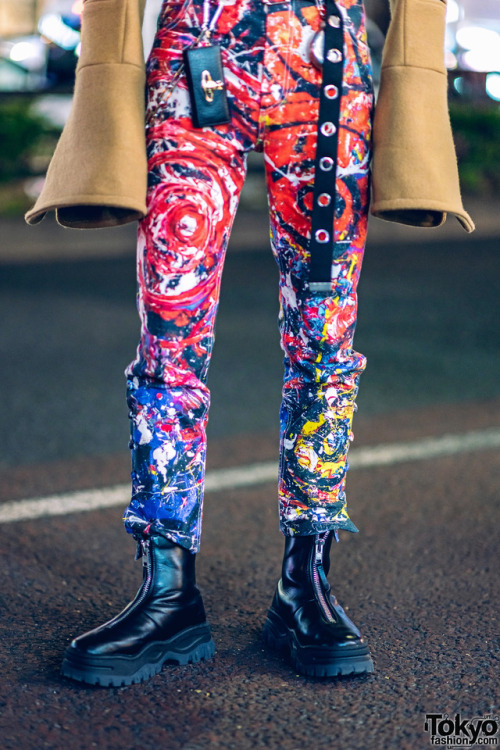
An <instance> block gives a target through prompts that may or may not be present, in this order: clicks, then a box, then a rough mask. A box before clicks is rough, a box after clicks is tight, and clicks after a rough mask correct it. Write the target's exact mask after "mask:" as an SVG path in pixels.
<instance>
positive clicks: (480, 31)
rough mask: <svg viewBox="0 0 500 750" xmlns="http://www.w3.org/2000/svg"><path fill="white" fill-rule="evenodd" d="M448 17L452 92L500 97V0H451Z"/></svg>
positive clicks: (478, 96) (497, 99)
mask: <svg viewBox="0 0 500 750" xmlns="http://www.w3.org/2000/svg"><path fill="white" fill-rule="evenodd" d="M447 21H448V24H447V36H446V55H447V66H448V69H449V70H450V79H451V81H452V92H453V93H454V94H455V95H457V96H466V97H468V98H472V99H488V98H489V99H493V100H494V101H500V1H499V0H461V1H460V2H458V1H457V0H448V5H447Z"/></svg>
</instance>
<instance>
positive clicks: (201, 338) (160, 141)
mask: <svg viewBox="0 0 500 750" xmlns="http://www.w3.org/2000/svg"><path fill="white" fill-rule="evenodd" d="M202 5H203V2H202V0H166V2H165V3H164V6H163V9H162V11H161V15H160V19H159V30H158V33H157V36H156V40H155V43H154V47H153V50H152V52H151V55H150V58H149V62H148V78H147V91H148V104H147V148H148V159H149V189H148V215H147V217H146V218H145V219H144V220H143V221H142V222H141V223H140V226H139V237H138V284H139V294H138V308H139V313H140V317H141V322H142V334H141V339H140V344H139V347H138V351H137V356H136V359H135V360H134V361H133V362H132V363H131V364H130V366H129V367H128V369H127V373H126V374H127V378H128V404H129V409H130V418H131V425H132V427H131V449H132V464H133V466H132V481H133V496H132V501H131V504H130V506H129V507H128V509H127V510H126V513H125V522H126V527H127V529H128V531H130V532H132V533H134V534H138V533H140V532H141V530H142V529H144V527H145V526H148V525H151V527H152V528H154V529H157V530H158V531H160V532H162V533H164V534H165V535H167V536H168V537H169V538H171V539H173V540H174V541H176V542H177V543H179V544H181V545H183V546H185V547H187V548H189V549H191V550H192V551H193V552H195V551H197V550H198V548H199V539H200V532H201V515H202V499H203V484H204V472H205V450H206V437H205V428H206V423H207V416H208V408H209V391H208V389H207V385H206V378H207V371H208V366H209V361H210V355H211V351H212V347H213V342H214V328H215V316H216V311H217V305H218V299H219V289H220V280H221V273H222V266H223V261H224V255H225V251H226V247H227V243H228V239H229V234H230V231H231V225H232V222H233V219H234V215H235V212H236V208H237V204H238V197H239V194H240V190H241V187H242V184H243V181H244V177H245V172H246V155H247V153H248V152H249V151H250V150H251V149H258V150H262V151H263V152H264V157H265V165H266V182H267V189H268V195H269V210H270V222H271V244H272V249H273V253H274V255H275V258H276V261H277V263H278V266H279V272H280V316H279V325H280V332H281V345H282V349H283V351H284V354H285V358H284V361H285V375H284V386H283V401H282V407H281V415H280V417H281V446H280V467H279V509H280V528H281V530H282V531H283V533H284V534H286V535H307V534H315V533H317V532H320V531H326V530H331V529H335V530H336V529H346V530H348V531H357V529H356V527H355V526H354V524H353V523H352V521H351V520H350V519H349V516H348V514H347V511H346V499H345V475H346V471H347V467H348V464H347V451H348V446H349V443H350V440H351V438H352V431H351V424H352V415H353V411H354V409H355V397H356V394H357V389H358V379H359V376H360V374H361V372H362V371H363V369H364V367H365V359H364V357H363V355H361V354H358V353H357V352H355V351H354V350H353V348H352V342H353V334H354V328H355V323H356V309H357V297H356V287H357V283H358V278H359V274H360V270H361V261H362V256H363V249H364V244H365V235H366V225H367V211H368V200H369V197H368V194H369V156H370V120H371V108H372V87H371V74H370V61H369V51H368V47H367V44H366V34H365V29H364V11H363V5H362V0H343V2H342V0H341V1H340V2H338V3H337V5H338V7H339V10H340V12H341V13H342V15H343V18H344V25H345V35H344V53H345V62H344V80H343V89H342V100H341V119H340V133H339V152H338V169H337V179H336V185H335V201H336V204H335V211H336V220H335V232H336V238H337V240H343V241H344V243H345V244H344V248H345V251H344V252H343V253H342V255H340V256H339V257H336V258H335V260H334V261H333V263H332V279H333V280H334V283H333V285H332V289H333V291H332V292H331V293H330V294H328V293H326V294H325V293H324V292H323V293H313V292H311V291H310V290H309V289H308V284H307V279H308V263H309V252H308V240H309V237H310V224H311V210H312V189H313V180H314V156H315V147H316V129H317V120H318V97H319V92H320V86H321V73H320V72H319V71H318V70H317V69H316V68H314V67H313V66H312V65H311V63H310V61H309V53H308V45H309V42H310V41H311V38H312V36H313V34H314V33H315V32H316V31H317V30H318V29H319V28H320V23H321V19H320V11H319V10H318V8H317V6H316V3H315V2H314V1H313V0H290V1H289V2H271V1H270V0H267V2H263V0H234V1H231V0H226V2H225V5H224V9H223V12H222V14H221V16H220V20H219V22H218V24H217V28H216V32H215V34H214V35H213V38H212V41H213V42H214V43H218V44H220V45H221V46H222V50H223V51H222V54H223V63H224V70H225V78H226V84H227V90H228V94H229V105H230V112H231V122H230V123H229V124H228V125H219V126H215V127H212V128H204V129H195V128H194V127H193V125H192V122H191V118H190V104H189V97H188V92H187V88H186V84H185V79H184V77H182V76H181V78H180V79H179V83H178V85H176V87H175V88H174V89H173V91H171V90H170V89H171V86H170V84H171V82H172V79H173V77H174V75H175V73H176V70H177V69H178V67H179V65H180V62H181V59H182V50H183V49H185V47H186V46H188V45H190V44H191V43H192V42H193V39H194V37H196V36H197V34H198V33H199V25H200V24H201V21H202ZM213 7H215V3H214V5H213ZM333 187H334V186H333V185H332V192H333Z"/></svg>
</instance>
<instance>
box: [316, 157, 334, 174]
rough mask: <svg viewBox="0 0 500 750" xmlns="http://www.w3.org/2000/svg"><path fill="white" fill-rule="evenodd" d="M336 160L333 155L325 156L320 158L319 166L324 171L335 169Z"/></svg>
mask: <svg viewBox="0 0 500 750" xmlns="http://www.w3.org/2000/svg"><path fill="white" fill-rule="evenodd" d="M334 163H335V162H334V161H333V159H332V157H331V156H323V157H322V158H321V159H320V160H319V168H320V169H321V171H322V172H331V170H332V169H333V165H334Z"/></svg>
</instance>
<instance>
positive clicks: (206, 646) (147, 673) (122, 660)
mask: <svg viewBox="0 0 500 750" xmlns="http://www.w3.org/2000/svg"><path fill="white" fill-rule="evenodd" d="M214 654H215V644H214V642H213V640H212V637H211V633H210V626H209V625H201V626H197V627H192V628H186V629H185V630H183V631H181V632H180V633H178V634H177V635H175V636H174V637H173V638H170V639H169V640H168V641H163V642H153V643H148V644H147V646H145V647H144V649H143V650H142V651H141V652H140V653H138V654H135V655H133V656H127V655H120V656H113V655H112V654H109V655H97V654H96V655H94V654H89V653H84V652H83V651H80V650H79V649H78V648H75V647H74V646H70V647H69V648H68V649H67V651H66V654H65V657H64V661H63V663H62V667H61V674H62V675H63V676H64V677H71V678H72V679H73V680H78V681H79V682H86V683H87V684H89V685H101V686H102V687H122V686H125V685H134V684H136V683H140V682H144V681H145V680H148V679H149V678H150V677H153V676H154V675H155V674H158V673H159V672H161V669H162V667H163V665H164V664H165V663H166V662H173V663H175V664H195V663H196V662H199V661H202V660H203V659H210V658H211V657H212V656H213V655H214Z"/></svg>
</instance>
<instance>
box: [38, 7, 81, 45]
mask: <svg viewBox="0 0 500 750" xmlns="http://www.w3.org/2000/svg"><path fill="white" fill-rule="evenodd" d="M38 31H39V32H40V34H42V36H44V37H45V38H46V39H49V41H51V42H53V43H54V44H57V46H58V47H61V49H66V50H74V49H75V47H76V46H77V45H78V43H79V42H80V34H79V33H78V31H75V30H74V29H72V28H70V26H67V25H66V24H65V23H64V21H63V19H62V18H61V16H58V15H56V14H55V13H48V14H47V15H45V16H42V17H41V18H40V21H39V22H38Z"/></svg>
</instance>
